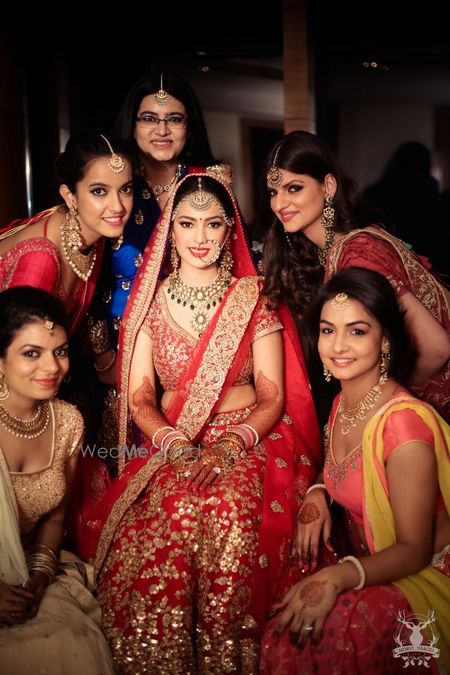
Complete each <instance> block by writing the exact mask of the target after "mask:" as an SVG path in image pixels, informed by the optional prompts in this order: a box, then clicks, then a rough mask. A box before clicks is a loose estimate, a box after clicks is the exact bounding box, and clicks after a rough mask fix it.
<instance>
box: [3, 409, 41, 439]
mask: <svg viewBox="0 0 450 675" xmlns="http://www.w3.org/2000/svg"><path fill="white" fill-rule="evenodd" d="M49 421H50V405H49V402H48V401H39V403H38V404H37V412H36V414H35V415H34V417H32V418H31V419H30V420H23V419H21V418H20V417H16V416H15V415H13V414H12V413H10V412H9V410H8V409H7V408H5V406H4V405H2V404H0V424H1V425H2V427H3V428H4V429H6V431H8V432H9V433H10V434H12V435H13V436H16V437H17V438H37V437H38V436H41V434H43V433H44V431H45V430H46V429H47V427H48V423H49Z"/></svg>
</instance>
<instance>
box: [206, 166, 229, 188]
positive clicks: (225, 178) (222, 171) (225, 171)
mask: <svg viewBox="0 0 450 675" xmlns="http://www.w3.org/2000/svg"><path fill="white" fill-rule="evenodd" d="M206 173H207V174H209V175H211V176H213V178H218V179H219V180H221V181H222V182H223V183H226V184H227V185H231V183H232V182H233V168H232V167H231V166H230V165H229V164H213V165H212V166H207V167H206Z"/></svg>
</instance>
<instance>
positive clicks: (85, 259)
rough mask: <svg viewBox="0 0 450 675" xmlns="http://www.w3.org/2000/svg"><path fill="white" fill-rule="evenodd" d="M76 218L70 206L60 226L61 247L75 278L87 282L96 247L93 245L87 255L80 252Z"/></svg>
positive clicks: (79, 231) (78, 228) (93, 262)
mask: <svg viewBox="0 0 450 675" xmlns="http://www.w3.org/2000/svg"><path fill="white" fill-rule="evenodd" d="M77 216H78V211H77V210H76V209H75V208H74V207H73V206H71V207H70V208H69V210H68V212H67V213H66V217H65V219H64V220H63V221H62V223H61V225H60V233H61V245H62V250H63V253H64V257H65V258H66V260H67V263H68V265H69V266H70V267H71V268H72V269H73V271H74V272H75V274H76V275H77V277H79V278H80V279H82V280H83V281H87V280H88V279H89V277H90V276H91V274H92V270H93V269H94V265H95V261H96V258H97V254H96V248H97V245H96V244H94V245H93V246H92V248H91V250H90V251H89V252H88V253H82V252H81V250H80V249H82V248H83V245H84V242H83V238H82V236H81V228H80V224H79V222H78V219H77Z"/></svg>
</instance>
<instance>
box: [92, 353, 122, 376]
mask: <svg viewBox="0 0 450 675" xmlns="http://www.w3.org/2000/svg"><path fill="white" fill-rule="evenodd" d="M112 353H113V355H112V359H111V361H108V363H107V364H106V366H98V365H97V364H96V363H94V368H95V370H96V371H97V373H106V371H107V370H109V369H110V368H112V367H113V365H114V364H115V362H116V358H117V354H116V352H115V351H114V349H113V350H112Z"/></svg>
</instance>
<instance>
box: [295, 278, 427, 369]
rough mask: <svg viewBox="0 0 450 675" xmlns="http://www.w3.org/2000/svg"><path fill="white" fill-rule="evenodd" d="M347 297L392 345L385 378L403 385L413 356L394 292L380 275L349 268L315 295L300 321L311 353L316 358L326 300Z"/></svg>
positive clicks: (317, 356) (411, 364) (411, 365)
mask: <svg viewBox="0 0 450 675" xmlns="http://www.w3.org/2000/svg"><path fill="white" fill-rule="evenodd" d="M338 293H346V294H347V295H348V296H349V298H353V299H354V300H358V301H359V302H360V303H361V304H362V305H363V307H364V308H365V310H366V311H367V312H368V313H369V314H370V315H371V316H373V317H374V318H375V319H376V320H377V321H378V323H379V324H380V325H381V328H382V331H383V335H384V336H385V337H386V338H387V339H388V340H389V342H390V345H391V350H390V351H391V359H390V364H389V371H388V375H390V376H392V377H395V378H396V379H397V380H399V381H400V382H404V381H405V379H406V378H407V376H408V374H409V373H410V372H411V369H412V367H413V365H414V357H415V352H414V350H413V347H412V344H411V340H410V337H409V334H408V333H407V330H406V326H405V320H404V313H403V312H402V311H401V310H400V307H399V305H398V302H397V298H396V295H395V291H394V289H393V288H392V286H391V284H390V283H389V281H388V280H387V279H386V277H384V276H383V275H382V274H379V273H378V272H374V271H373V270H369V269H366V268H364V267H348V268H347V269H344V270H341V271H340V272H337V274H335V276H334V277H332V278H331V279H330V281H328V283H326V284H325V285H324V286H322V288H321V289H320V290H319V292H318V293H317V295H316V297H315V299H314V300H313V302H312V303H311V305H310V307H309V309H308V312H307V314H306V316H305V318H304V321H303V328H304V332H305V336H306V338H307V340H308V342H309V345H310V349H311V353H313V354H314V357H315V358H317V359H318V358H319V354H318V351H317V343H318V340H319V328H320V326H319V325H320V315H321V312H322V308H323V306H324V304H325V303H326V302H328V300H331V299H332V298H334V297H336V295H337V294H338Z"/></svg>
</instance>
